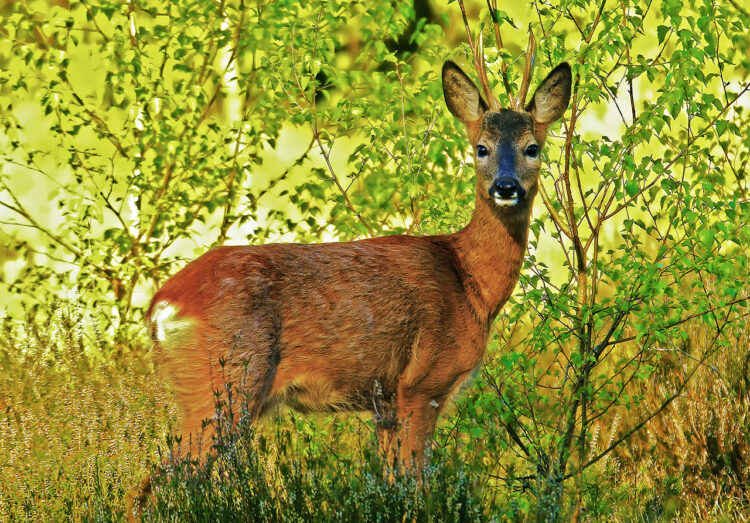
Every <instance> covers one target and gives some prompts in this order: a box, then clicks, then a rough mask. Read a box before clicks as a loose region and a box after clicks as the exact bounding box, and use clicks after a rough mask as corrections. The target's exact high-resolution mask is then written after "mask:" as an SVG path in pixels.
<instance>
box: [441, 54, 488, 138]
mask: <svg viewBox="0 0 750 523" xmlns="http://www.w3.org/2000/svg"><path fill="white" fill-rule="evenodd" d="M443 94H444V95H445V103H446V105H447V106H448V110H449V111H450V112H451V113H452V114H453V116H455V117H456V118H458V120H459V121H460V122H461V123H463V124H464V125H465V126H466V127H470V128H471V127H475V126H476V125H477V124H478V122H479V120H481V118H482V115H483V114H484V112H485V111H486V110H487V104H486V103H484V100H482V96H481V95H480V94H479V90H478V89H477V87H476V85H474V82H472V81H471V80H470V79H469V77H468V76H466V74H465V73H464V72H463V71H462V70H461V68H460V67H458V66H457V65H456V64H455V63H453V62H451V61H448V62H445V64H444V65H443Z"/></svg>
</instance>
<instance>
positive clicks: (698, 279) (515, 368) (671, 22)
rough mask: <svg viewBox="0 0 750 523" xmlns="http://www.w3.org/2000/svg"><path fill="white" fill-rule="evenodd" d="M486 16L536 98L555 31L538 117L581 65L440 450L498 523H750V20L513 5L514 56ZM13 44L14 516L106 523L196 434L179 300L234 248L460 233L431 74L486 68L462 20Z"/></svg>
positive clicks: (456, 178)
mask: <svg viewBox="0 0 750 523" xmlns="http://www.w3.org/2000/svg"><path fill="white" fill-rule="evenodd" d="M467 8H468V11H469V18H470V19H471V20H473V21H477V20H484V21H486V22H488V23H487V31H486V33H485V34H486V38H487V40H488V43H487V46H488V48H487V58H488V61H489V63H490V67H491V69H492V70H493V71H494V73H495V75H494V76H495V78H500V69H501V63H503V62H504V63H506V64H507V66H508V72H509V74H510V78H509V83H510V84H511V86H512V87H513V88H514V89H516V88H517V85H518V84H519V83H520V78H519V74H520V68H521V66H520V62H519V60H520V57H521V56H522V50H523V48H524V47H525V43H526V41H525V39H526V33H525V31H524V30H522V29H521V28H525V27H527V26H528V25H529V24H531V27H532V28H533V30H534V32H535V34H536V36H537V39H538V41H539V44H538V45H539V54H538V64H537V72H536V76H535V80H534V81H533V82H532V88H533V86H534V85H535V84H536V83H537V82H538V80H539V78H542V77H543V76H544V75H545V74H546V72H547V71H548V70H549V69H550V68H551V67H553V66H554V65H556V64H557V63H559V62H561V61H563V60H566V61H568V62H570V63H571V65H572V66H573V71H574V75H575V78H576V85H575V96H574V101H573V107H572V108H571V111H569V113H568V116H566V119H565V121H564V122H563V124H562V126H560V127H559V128H558V129H554V130H553V133H552V136H551V137H550V139H549V140H548V144H547V146H546V153H545V154H546V157H547V158H546V159H547V165H546V166H545V169H544V171H543V185H544V188H545V190H544V192H543V196H544V198H538V201H537V202H536V209H535V213H534V215H535V217H536V220H535V222H534V223H533V225H532V235H531V245H530V250H529V257H528V263H527V266H526V267H525V269H524V273H523V274H524V276H523V277H522V280H521V282H520V285H519V287H518V290H517V293H516V295H515V297H514V299H513V300H512V303H510V304H508V305H507V306H506V307H505V309H504V311H505V313H504V315H503V316H502V317H501V319H499V320H498V322H497V325H496V329H495V331H494V337H493V342H492V345H491V347H490V351H489V355H488V362H487V365H486V370H485V372H484V374H483V376H482V379H479V380H476V381H475V382H474V384H473V385H471V386H470V387H469V388H468V390H466V391H464V392H463V394H462V395H460V396H459V398H458V400H457V404H456V406H455V407H454V408H453V409H452V411H451V412H448V413H447V415H446V416H444V417H443V424H442V425H441V427H440V428H439V430H438V434H437V436H436V441H437V445H439V446H440V447H442V448H443V449H454V450H455V451H456V452H457V453H458V454H459V455H461V456H463V457H464V459H465V461H466V467H467V469H468V470H469V471H470V474H471V476H472V478H474V480H475V481H476V483H477V485H478V487H477V488H480V489H483V490H482V492H486V493H487V494H486V496H485V497H484V498H483V499H484V500H485V501H484V502H485V509H484V512H485V514H494V515H495V516H497V517H501V516H502V515H503V514H504V515H505V516H508V517H523V515H528V514H529V513H530V512H534V513H535V514H537V515H545V517H549V518H552V519H554V518H562V517H572V516H574V515H577V516H580V515H581V514H586V515H589V516H590V517H592V518H596V517H611V516H613V515H615V516H617V517H620V518H625V519H628V518H630V517H643V518H650V517H656V516H661V517H663V516H665V515H667V516H670V515H673V514H678V513H687V514H693V515H694V517H696V518H699V517H702V516H705V515H707V514H709V513H712V512H711V511H714V512H713V513H714V514H715V515H716V514H718V515H721V514H730V515H734V516H737V515H738V514H739V515H744V516H747V513H748V512H747V510H748V508H747V490H746V487H745V486H744V485H746V484H747V481H748V476H749V475H750V473H749V467H750V454H748V452H749V451H748V448H749V447H748V445H749V444H750V442H749V441H748V418H747V413H748V400H747V392H748V385H749V384H750V378H749V377H748V366H749V365H750V346H749V344H748V336H747V334H746V332H747V329H746V325H745V323H744V322H745V318H746V316H747V302H746V299H747V295H748V287H747V279H748V278H747V276H748V251H747V245H748V240H749V238H748V227H747V224H748V218H750V210H749V208H748V201H747V162H748V157H749V155H750V152H749V150H750V138H748V134H747V132H746V129H747V128H748V114H749V112H748V110H747V109H745V108H747V107H748V105H750V101H749V100H750V95H747V94H745V93H746V91H747V88H748V70H749V69H750V51H749V50H748V49H749V48H750V38H749V37H748V26H749V25H750V18H749V17H748V12H747V10H746V9H745V8H743V6H742V5H738V4H736V3H735V2H733V0H722V1H704V2H700V3H697V4H696V5H694V6H688V5H685V4H683V3H680V2H674V1H672V0H652V1H651V2H629V1H628V2H617V3H615V2H613V1H611V0H610V1H609V2H608V1H604V2H594V1H587V0H577V1H572V2H549V3H548V2H533V3H531V4H528V5H525V4H518V5H515V4H514V5H502V6H500V9H501V11H500V13H499V18H500V28H501V30H502V33H503V38H504V43H505V48H504V49H503V50H498V49H497V48H496V47H495V46H494V45H493V43H494V40H493V39H492V36H491V34H492V30H491V25H490V24H489V13H488V10H487V6H486V5H484V4H483V3H481V2H476V3H472V2H470V3H468V4H467ZM2 14H3V18H2V27H0V61H2V65H3V67H2V72H0V115H1V119H0V126H1V128H2V133H0V155H1V156H0V161H1V162H2V164H1V167H0V222H2V229H1V230H0V247H1V249H0V271H1V272H0V274H2V281H1V282H0V289H2V290H1V291H0V292H2V304H1V305H0V315H2V318H3V326H4V333H3V335H2V338H0V356H1V357H2V360H1V361H2V362H3V371H2V380H0V387H3V388H2V389H0V390H2V393H0V408H2V410H3V411H4V412H5V418H3V423H4V424H5V428H4V430H3V434H5V435H4V436H3V438H2V439H1V440H0V445H2V448H0V450H7V452H3V455H5V456H6V457H5V458H4V460H5V463H4V464H3V465H4V466H3V467H2V469H0V470H1V471H2V472H0V474H2V476H0V483H2V484H4V485H10V487H6V488H4V489H3V493H2V499H0V514H4V515H6V514H7V515H11V516H12V517H24V515H25V517H29V516H30V517H41V516H43V515H47V516H49V515H50V514H58V515H59V514H74V515H75V516H74V517H76V518H78V517H92V514H100V515H101V514H111V512H108V511H115V512H116V510H118V509H117V507H120V506H121V505H120V502H119V499H120V497H121V495H122V493H123V492H124V490H125V489H127V488H129V486H130V483H132V478H133V477H138V476H140V475H142V474H143V473H144V471H146V470H148V466H149V465H148V462H149V461H150V460H156V459H157V451H156V449H157V446H158V445H162V446H163V444H164V443H163V442H164V436H165V434H166V433H167V432H168V431H169V429H170V426H171V422H172V421H173V420H174V419H175V416H176V413H175V412H174V410H173V408H172V407H171V406H170V405H171V403H170V401H169V397H168V392H166V391H165V390H164V387H163V384H162V383H161V381H160V379H159V378H158V375H156V374H154V373H153V369H152V368H151V362H150V356H149V352H148V347H147V344H146V341H145V335H144V331H143V328H142V314H143V310H144V308H145V306H146V305H147V303H148V299H149V297H150V295H151V294H152V293H153V291H154V290H155V289H156V288H157V287H158V285H159V283H160V282H163V281H164V280H165V279H166V278H167V277H168V276H169V275H171V274H173V273H174V272H176V271H177V270H178V269H179V268H180V267H182V266H183V265H184V264H185V263H186V262H187V261H188V260H190V259H192V258H194V257H195V256H197V255H199V254H201V253H203V252H205V251H206V250H207V249H208V248H210V247H211V246H215V245H219V244H244V243H254V244H261V243H267V242H271V241H299V242H311V241H334V240H348V239H354V238H362V237H367V236H373V235H381V234H404V233H408V234H435V233H441V232H450V231H456V230H458V229H459V228H460V227H461V226H462V225H463V224H465V223H466V222H467V221H468V218H469V216H470V213H471V207H472V202H473V181H472V175H473V169H472V167H471V152H470V150H469V146H468V143H467V140H466V137H465V135H464V131H463V129H462V128H461V127H460V125H459V124H458V123H457V122H455V121H454V120H453V118H452V117H451V116H450V114H448V113H447V111H446V110H445V106H444V103H443V101H442V91H441V86H440V82H439V70H440V66H441V65H442V63H443V61H445V60H446V59H448V58H451V59H454V60H457V61H459V63H461V64H462V65H463V66H464V68H465V69H466V70H467V71H469V70H470V67H469V64H470V63H471V60H470V58H469V56H470V54H469V51H468V48H467V46H466V45H465V44H463V43H462V42H465V34H464V32H463V23H462V21H461V18H460V11H459V9H458V5H457V4H455V3H448V4H446V3H443V2H427V1H424V0H418V1H415V2H414V3H401V2H395V3H394V2H368V3H365V4H362V3H358V2H319V3H313V4H311V5H301V4H299V3H297V2H284V1H277V2H266V3H264V2H257V3H254V4H249V3H248V4H246V3H245V2H232V1H222V2H207V1H203V0H195V1H190V2H180V3H178V4H166V3H161V2H134V1H133V2H127V3H119V2H113V3H107V2H91V3H89V2H70V3H68V2H66V1H56V2H44V1H43V2H26V1H23V2H7V3H5V4H4V5H3V7H2ZM497 83H498V87H497V88H496V92H497V93H498V95H499V96H500V99H501V100H507V98H506V97H505V93H504V92H503V90H502V87H501V83H500V82H497ZM344 419H347V418H346V417H344ZM335 422H336V423H339V422H342V419H341V418H339V419H337V420H335ZM299 423H300V424H301V425H299V426H300V427H303V428H302V429H300V430H303V431H304V430H307V431H312V432H315V433H318V434H319V436H320V437H321V438H323V440H325V438H326V437H327V435H326V433H327V430H326V429H325V427H326V426H328V425H327V424H328V423H330V422H329V421H327V420H325V419H318V420H315V419H312V420H310V421H300V422H299ZM305 423H310V424H312V425H305ZM353 423H356V422H353ZM318 424H321V426H319V425H318ZM634 429H639V430H637V431H635V430H634ZM354 432H356V430H355V431H354ZM631 433H632V434H635V435H634V436H633V437H630V436H631ZM339 439H340V438H339ZM354 439H357V438H354ZM360 439H361V438H360ZM615 444H617V445H615ZM353 446H354V447H357V445H353ZM439 456H440V453H439V452H436V457H435V459H440V458H439ZM714 501H718V505H717V504H716V503H714ZM717 506H718V507H719V508H718V509H717V508H716V507H717ZM499 507H511V508H507V509H502V510H507V512H505V513H503V512H501V509H500V508H499ZM717 510H718V513H717V512H716V511H717ZM97 511H100V512H97ZM102 511H103V512H102ZM87 515H88V516H87ZM654 515H656V516H654ZM540 517H541V516H540Z"/></svg>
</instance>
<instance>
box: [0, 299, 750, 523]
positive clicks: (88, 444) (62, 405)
mask: <svg viewBox="0 0 750 523" xmlns="http://www.w3.org/2000/svg"><path fill="white" fill-rule="evenodd" d="M51 317H52V319H51V320H49V322H48V323H46V324H44V325H35V324H33V323H27V324H25V325H22V326H21V327H19V328H16V329H14V330H6V332H5V333H2V334H0V521H61V520H66V521H119V520H122V519H123V518H124V512H125V503H124V498H125V495H126V493H127V492H128V490H130V489H131V488H132V487H134V486H135V485H136V484H137V483H138V482H139V481H140V480H141V479H142V478H144V477H146V476H147V475H148V474H151V473H155V472H156V474H155V476H154V479H155V495H154V497H153V499H152V500H151V503H150V504H149V506H148V507H147V509H146V510H147V512H146V518H145V519H146V520H151V521H167V520H168V521H217V520H222V521H506V520H526V519H528V518H530V517H531V516H532V515H533V514H534V511H535V498H534V495H533V491H532V490H530V489H527V490H516V491H514V490H510V489H508V488H507V486H505V485H504V484H503V482H502V481H500V480H498V478H496V477H493V474H494V472H495V471H496V470H498V469H497V467H496V465H497V463H496V462H494V461H493V460H494V459H495V456H490V455H487V454H480V453H477V451H476V450H474V449H475V447H468V446H467V445H466V438H468V437H470V436H468V435H462V436H461V437H452V436H450V434H451V433H452V431H451V430H449V427H452V426H453V424H454V421H455V418H456V417H457V416H460V415H461V414H460V413H458V412H455V411H450V410H449V412H447V413H446V414H445V415H444V416H443V418H442V423H443V425H442V429H441V428H440V427H439V430H438V433H437V438H436V439H437V440H438V442H439V443H440V445H438V446H436V448H435V449H434V450H433V451H432V453H431V460H430V465H429V466H428V467H427V468H426V469H425V472H424V475H423V476H422V477H419V478H417V477H415V476H413V475H411V474H403V473H400V472H398V471H392V470H389V468H388V467H387V466H386V464H384V463H383V462H382V459H381V457H380V455H379V453H378V452H377V450H376V449H377V445H376V442H375V441H374V438H373V431H372V427H371V426H370V424H369V423H368V422H367V421H363V419H366V418H365V417H358V416H354V415H343V414H342V415H338V416H336V417H327V416H317V417H309V416H308V417H303V416H299V415H295V414H290V413H286V412H281V413H278V414H277V416H275V417H271V418H269V419H267V420H265V421H264V423H262V424H261V425H260V426H257V427H253V426H249V425H248V424H247V423H246V422H245V421H244V420H245V418H244V416H243V412H242V408H241V405H242V402H240V401H236V400H235V401H233V402H232V405H238V406H239V408H237V411H236V412H230V411H229V408H228V406H227V405H228V403H227V402H225V401H220V402H219V404H218V406H219V414H220V416H219V419H220V420H227V419H228V417H229V416H230V415H231V416H232V417H233V418H234V419H239V420H240V422H239V423H237V424H233V423H228V422H224V423H220V424H219V431H218V437H217V438H216V439H215V440H214V441H212V442H210V444H213V446H214V452H212V453H211V455H210V457H209V458H208V460H207V462H206V463H205V464H204V465H202V466H199V465H198V464H197V463H196V462H195V461H192V460H189V459H188V460H184V461H180V462H176V463H175V462H169V460H166V461H164V463H166V464H167V466H164V467H161V468H160V467H159V466H158V465H157V464H158V463H160V462H162V461H163V459H164V456H165V455H166V449H167V448H169V444H168V435H169V434H170V432H171V430H172V429H173V427H174V424H175V421H176V419H177V417H178V413H177V411H176V409H175V407H174V403H173V401H172V399H171V397H170V395H169V393H168V392H167V389H166V387H165V385H164V384H163V382H162V381H161V379H160V378H159V375H158V373H155V372H154V371H153V369H152V368H151V367H150V363H149V359H148V357H147V354H148V353H147V351H145V350H144V349H143V348H139V346H138V344H137V343H136V344H134V345H133V347H132V348H122V347H120V348H117V347H110V348H106V347H109V346H108V345H107V344H104V343H101V342H95V341H92V340H88V341H87V340H85V339H84V338H83V336H82V335H81V334H80V330H81V329H80V328H79V327H78V325H77V322H78V320H77V319H76V318H71V317H67V316H65V315H64V314H63V313H61V312H59V311H58V312H55V313H54V314H52V315H51ZM698 338H699V336H698V334H696V335H695V339H696V340H697V341H700V340H699V339H698ZM735 339H736V340H739V342H737V343H736V344H735V348H736V350H735V351H734V352H731V353H729V352H727V353H726V354H724V355H722V356H721V358H719V359H718V360H717V361H715V362H714V363H713V365H712V367H711V368H708V367H707V368H706V369H705V370H701V371H700V372H699V373H698V374H697V375H696V378H695V379H694V381H693V382H692V383H691V385H690V387H689V388H687V389H686V391H685V393H684V395H683V397H682V398H680V399H679V400H678V401H676V402H675V403H674V405H673V406H672V407H670V409H669V410H668V411H666V412H665V413H664V415H663V416H661V417H660V418H658V419H657V420H655V421H654V422H653V423H651V424H649V425H648V427H647V428H646V429H645V430H644V431H642V432H641V433H639V434H638V435H637V437H636V438H634V439H633V440H631V441H629V442H628V443H627V444H626V445H624V446H623V447H621V448H619V449H618V450H617V451H616V452H615V453H613V454H612V456H611V459H608V460H606V462H605V461H604V460H603V461H602V462H601V463H600V464H598V465H597V466H595V467H592V468H591V469H589V470H588V471H587V473H586V474H585V475H584V477H583V478H582V482H581V486H582V489H581V494H580V497H579V498H574V497H573V496H572V495H571V496H569V497H568V499H566V503H568V505H569V506H570V507H575V506H580V508H581V515H582V517H583V518H584V519H586V520H589V521H612V520H614V521H633V520H635V521H663V520H671V519H679V520H680V521H701V520H706V519H708V520H714V521H725V520H727V521H729V520H738V521H742V520H748V519H750V502H749V501H748V487H747V478H748V477H749V476H750V451H749V450H748V449H750V435H749V433H750V431H749V430H748V429H749V428H750V401H748V395H747V391H746V390H745V389H744V388H743V387H744V385H743V384H746V377H744V376H743V375H742V372H743V371H741V370H739V371H738V369H741V368H742V364H743V361H744V358H745V355H746V354H747V352H748V344H747V339H748V336H747V334H745V333H737V336H736V337H735ZM743 340H744V341H743ZM97 344H99V345H97ZM92 347H98V350H92ZM103 347H104V348H103ZM105 351H106V357H105V356H104V355H103V353H104V352H105ZM664 364H665V367H664V369H663V373H664V374H665V376H669V375H670V373H673V374H675V375H678V374H679V372H681V367H680V366H679V362H674V361H672V362H670V361H666V360H665V362H664ZM717 373H718V374H720V375H721V377H722V380H723V381H722V380H717V378H716V376H717ZM732 383H734V384H738V387H739V388H737V387H734V388H733V386H732V385H731V384H732ZM229 392H231V390H230V391H229ZM227 394H228V393H227ZM464 394H467V393H464ZM233 408H235V407H233ZM644 408H646V406H644ZM612 429H613V428H612V427H602V432H601V434H600V435H598V436H597V437H598V438H600V439H602V441H601V442H599V443H597V444H599V445H605V444H606V441H605V440H604V438H605V437H606V434H609V432H611V430H612ZM486 430H499V429H486ZM608 431H609V432H608ZM482 437H484V436H482ZM670 438H671V439H670ZM594 443H596V442H594ZM594 443H592V445H593V444H594ZM469 448H471V449H472V450H467V449H469ZM572 481H578V479H575V480H572ZM571 491H573V489H571ZM566 495H567V494H566ZM566 514H568V515H570V512H567V513H566Z"/></svg>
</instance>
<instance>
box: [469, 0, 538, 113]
mask: <svg viewBox="0 0 750 523" xmlns="http://www.w3.org/2000/svg"><path fill="white" fill-rule="evenodd" d="M458 5H459V6H460V7H461V15H462V16H463V19H464V26H465V27H466V36H467V37H468V39H469V47H471V52H472V54H473V55H474V68H475V69H476V71H477V75H478V76H479V83H480V84H481V85H482V90H483V91H484V95H485V97H486V98H487V103H488V104H489V105H490V108H491V109H493V110H498V109H500V102H499V101H498V100H497V99H496V98H495V97H494V95H493V94H492V88H491V87H490V83H489V79H488V78H487V65H486V63H485V61H484V42H483V41H482V27H480V28H479V35H478V38H477V42H476V45H475V43H474V40H473V39H472V38H471V30H470V29H469V21H468V19H467V17H466V8H465V7H464V3H463V0H458ZM487 8H488V9H489V11H490V17H491V18H492V24H493V26H494V29H495V39H496V40H497V45H498V47H499V48H502V47H503V39H502V37H501V36H500V19H499V17H498V14H497V0H487ZM535 61H536V38H534V33H533V32H532V31H531V24H529V44H528V46H527V47H526V57H525V63H524V68H523V79H522V81H521V90H520V91H519V93H518V98H514V97H513V93H512V89H511V87H510V81H509V80H508V71H507V67H506V65H505V62H504V61H502V60H501V65H500V72H501V75H502V78H503V84H504V85H505V91H506V93H508V100H509V102H510V106H511V107H512V108H513V109H523V107H524V105H525V104H526V95H527V94H528V92H529V85H530V84H531V76H532V72H533V70H534V63H535Z"/></svg>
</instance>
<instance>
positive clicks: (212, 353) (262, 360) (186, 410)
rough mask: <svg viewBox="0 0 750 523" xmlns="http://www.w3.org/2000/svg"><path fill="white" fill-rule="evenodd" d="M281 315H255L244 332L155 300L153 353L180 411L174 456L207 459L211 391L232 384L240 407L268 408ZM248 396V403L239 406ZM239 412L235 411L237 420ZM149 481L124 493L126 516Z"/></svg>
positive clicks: (146, 494) (141, 502)
mask: <svg viewBox="0 0 750 523" xmlns="http://www.w3.org/2000/svg"><path fill="white" fill-rule="evenodd" d="M266 312H267V311H266ZM280 317H281V316H280V315H274V314H269V313H266V314H262V313H261V314H256V315H253V317H252V318H250V320H251V322H250V323H251V324H252V326H253V327H256V329H255V330H254V332H253V333H252V335H245V334H244V333H243V328H242V327H244V326H237V325H234V326H232V325H231V324H230V322H227V324H226V325H225V326H224V328H223V329H222V330H221V331H217V330H213V331H212V330H209V329H206V328H205V327H203V326H202V325H201V324H200V323H199V322H198V321H197V320H194V319H190V318H181V317H180V316H179V314H178V313H177V310H176V308H175V307H173V306H172V305H170V304H169V303H167V302H159V303H157V304H156V306H155V307H154V312H153V313H152V315H151V318H150V330H151V336H152V338H153V340H154V355H155V359H156V360H157V364H158V366H159V368H160V370H161V371H162V373H163V374H164V375H165V377H166V378H167V381H168V382H170V383H171V385H172V390H173V392H174V394H175V399H176V401H177V404H178V406H179V407H180V409H181V410H182V414H183V415H182V423H181V427H180V432H179V436H178V437H179V438H180V442H179V443H178V444H177V445H175V447H174V448H173V449H172V457H174V458H184V457H186V456H187V455H188V454H189V455H190V456H191V457H193V458H198V459H199V460H200V461H204V460H205V458H206V455H207V453H208V452H209V451H210V449H211V444H212V442H213V436H214V434H215V426H214V424H213V423H210V421H212V420H213V419H214V418H215V414H216V396H215V394H214V391H216V390H220V391H221V393H222V394H226V393H227V392H228V391H227V388H230V389H231V390H232V393H233V394H234V397H235V398H236V399H237V401H236V403H235V404H236V405H239V406H240V407H247V408H246V409H245V408H243V412H247V413H249V414H250V415H251V416H252V417H253V418H257V417H258V416H260V415H261V414H262V413H263V411H264V410H266V408H267V402H268V396H269V393H270V389H271V384H272V383H273V378H274V376H275V374H276V369H277V367H278V364H279V360H280V348H279V337H280V332H281V326H280V321H281V320H280ZM244 330H246V331H249V330H250V329H244ZM219 360H221V362H220V361H219ZM246 398H247V399H248V401H249V404H248V405H246V406H243V405H242V401H244V400H245V399H246ZM238 414H239V412H235V419H236V418H237V415H238ZM169 459H170V458H167V459H165V461H164V462H165V463H166V462H168V461H169ZM163 464H164V463H163ZM163 464H162V465H163ZM151 480H152V475H148V476H146V477H145V478H143V479H142V480H141V481H140V483H139V485H138V486H136V487H135V488H133V489H131V490H130V492H128V494H127V496H126V505H127V512H126V517H127V518H128V520H134V519H137V518H138V517H139V516H140V515H142V514H143V509H144V508H145V506H146V504H147V503H148V500H149V498H150V497H151V495H152V488H151Z"/></svg>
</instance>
